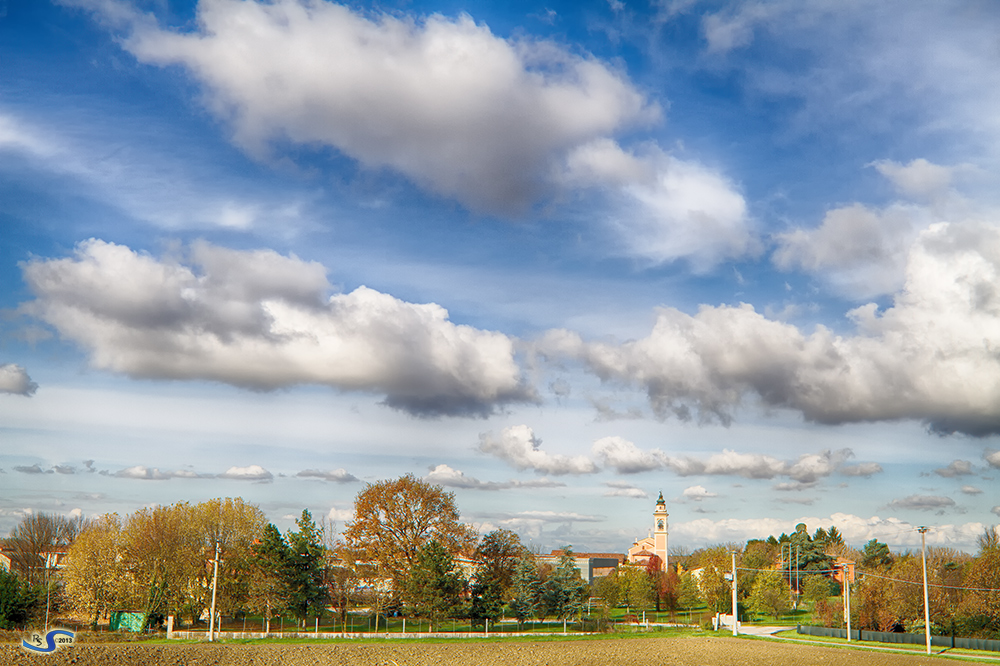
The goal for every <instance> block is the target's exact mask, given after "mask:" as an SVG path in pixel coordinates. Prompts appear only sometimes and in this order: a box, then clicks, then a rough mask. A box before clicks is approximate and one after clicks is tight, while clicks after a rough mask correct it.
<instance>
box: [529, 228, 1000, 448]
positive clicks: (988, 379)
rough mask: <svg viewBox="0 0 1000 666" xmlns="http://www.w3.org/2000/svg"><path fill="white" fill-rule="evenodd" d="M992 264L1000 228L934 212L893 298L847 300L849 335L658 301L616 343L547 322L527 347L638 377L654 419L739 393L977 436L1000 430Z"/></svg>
mask: <svg viewBox="0 0 1000 666" xmlns="http://www.w3.org/2000/svg"><path fill="white" fill-rule="evenodd" d="M998 273H1000V228H996V227H994V226H991V225H977V224H972V223H969V224H963V225H949V224H936V225H932V226H931V227H930V228H929V229H927V230H925V231H924V232H922V233H921V235H920V237H919V239H918V241H917V242H916V243H915V244H914V246H913V248H912V249H911V251H910V255H909V261H908V265H907V279H906V286H905V287H904V289H903V290H902V291H900V292H899V293H897V294H896V296H895V298H894V299H893V304H892V306H891V307H889V308H887V309H884V310H881V311H880V310H879V307H878V306H877V305H876V304H874V303H870V304H868V305H864V306H861V307H859V308H856V309H854V310H852V311H850V312H849V313H848V316H849V317H850V319H851V320H852V321H853V322H854V325H855V327H856V331H855V332H854V333H853V334H844V335H838V334H835V333H834V332H833V331H831V330H829V329H827V328H825V327H823V326H817V327H816V329H815V330H814V331H813V332H812V333H805V332H803V331H802V330H800V329H799V328H797V327H795V326H793V325H790V324H786V323H782V322H779V321H774V320H770V319H767V318H766V317H764V316H763V315H761V314H760V313H758V312H756V311H755V310H754V308H753V307H752V306H750V305H747V304H741V305H739V306H725V305H723V306H718V307H712V306H702V307H701V308H700V309H699V311H698V312H697V314H695V315H688V314H686V313H683V312H681V311H679V310H676V309H673V308H662V309H661V310H660V311H659V314H658V317H657V321H656V324H655V326H654V328H653V331H652V332H651V333H650V335H649V336H647V337H645V338H642V339H639V340H634V341H630V342H626V343H622V344H615V343H612V342H585V341H584V340H582V339H581V338H580V336H579V335H577V334H575V333H573V332H570V331H565V330H559V331H551V332H549V333H548V334H547V335H546V336H545V338H544V339H543V340H542V341H541V342H540V343H539V348H540V349H542V350H544V351H545V352H546V353H547V354H548V355H549V356H556V357H559V356H564V357H565V356H568V357H575V358H578V359H580V360H582V361H583V363H584V364H585V365H586V366H587V367H588V368H589V369H590V370H591V371H592V372H594V373H595V374H596V375H597V376H598V377H600V378H601V379H603V380H605V381H609V382H616V383H620V384H625V385H638V386H640V387H642V388H644V389H645V390H646V392H647V395H648V397H649V401H650V404H651V406H652V408H653V410H654V412H655V413H656V414H657V415H658V416H660V417H661V418H666V417H669V416H675V417H677V418H680V419H683V420H690V419H692V418H698V419H699V420H700V421H703V422H704V421H713V420H717V421H720V422H722V423H724V424H728V423H729V422H730V420H731V419H732V415H733V412H734V411H735V410H736V409H737V408H739V407H740V406H741V405H743V403H744V401H745V400H746V399H747V398H748V397H750V398H755V399H756V400H759V402H760V403H761V404H762V406H764V407H765V408H786V409H792V410H796V411H799V412H801V413H802V415H803V416H804V417H805V418H806V419H807V420H809V421H813V422H819V423H825V424H838V423H856V422H866V421H893V420H903V419H917V420H920V421H923V422H925V423H926V424H927V425H928V426H929V427H930V428H931V429H932V430H934V431H936V432H940V433H952V432H963V433H966V434H971V435H975V436H985V435H989V434H993V433H997V432H1000V412H998V411H997V409H996V405H997V404H998V403H1000V357H998V355H997V354H996V351H995V349H996V348H1000V290H998V289H997V287H996V285H997V284H998V282H1000V277H998Z"/></svg>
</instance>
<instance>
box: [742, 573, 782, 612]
mask: <svg viewBox="0 0 1000 666" xmlns="http://www.w3.org/2000/svg"><path fill="white" fill-rule="evenodd" d="M790 596H791V590H790V589H789V587H788V583H787V582H786V581H785V579H784V577H783V576H782V575H781V573H780V572H779V571H762V572H760V573H759V574H758V575H757V578H756V579H755V580H754V582H753V589H752V590H751V591H750V599H749V605H750V610H752V611H753V612H754V613H757V614H758V615H771V616H772V617H774V619H775V620H778V619H779V618H780V617H781V615H782V614H784V613H787V612H788V610H789V609H790V608H791V607H792V602H791V599H790Z"/></svg>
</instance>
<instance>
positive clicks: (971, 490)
mask: <svg viewBox="0 0 1000 666" xmlns="http://www.w3.org/2000/svg"><path fill="white" fill-rule="evenodd" d="M962 492H963V493H965V494H966V495H982V493H983V491H982V489H981V488H976V487H975V486H962Z"/></svg>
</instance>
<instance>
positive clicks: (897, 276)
mask: <svg viewBox="0 0 1000 666" xmlns="http://www.w3.org/2000/svg"><path fill="white" fill-rule="evenodd" d="M930 221H931V218H930V216H929V215H928V212H927V211H926V210H925V209H923V208H920V207H917V206H911V205H905V204H893V205H891V206H888V207H886V208H884V209H882V210H877V209H872V208H869V207H867V206H864V205H862V204H857V203H855V204H851V205H850V206H845V207H842V208H835V209H833V210H831V211H829V212H827V213H826V216H825V217H824V218H823V222H822V223H821V224H820V226H819V227H816V228H815V229H801V228H800V229H794V230H792V231H789V232H786V233H780V234H777V235H776V236H775V240H776V241H777V243H778V248H777V249H776V250H775V252H774V255H773V260H774V263H775V265H776V266H778V268H780V269H782V270H792V269H801V270H803V271H806V272H808V273H818V274H821V275H823V276H824V278H825V279H826V280H828V281H829V282H830V284H831V285H832V286H833V287H834V288H835V289H836V290H837V291H839V292H840V293H842V294H845V295H848V296H850V297H852V298H870V297H872V296H876V295H879V294H886V293H890V292H893V291H895V290H897V289H899V288H900V287H901V286H902V285H903V281H904V272H905V267H906V257H907V250H908V249H909V248H910V246H911V245H912V243H913V240H914V239H915V238H916V236H917V233H918V230H919V229H921V228H924V227H926V226H927V225H928V224H929V223H930Z"/></svg>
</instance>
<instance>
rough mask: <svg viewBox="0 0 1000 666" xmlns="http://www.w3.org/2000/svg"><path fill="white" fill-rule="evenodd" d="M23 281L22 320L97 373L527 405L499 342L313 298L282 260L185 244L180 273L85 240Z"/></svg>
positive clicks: (413, 317) (434, 315) (306, 279)
mask: <svg viewBox="0 0 1000 666" xmlns="http://www.w3.org/2000/svg"><path fill="white" fill-rule="evenodd" d="M23 271H24V277H25V280H26V281H27V283H28V284H29V286H30V287H31V289H32V291H33V292H34V293H35V295H36V297H37V300H35V301H33V302H30V303H28V304H25V305H24V306H22V307H23V308H24V310H25V311H26V312H28V313H30V314H32V315H34V316H36V317H38V318H40V319H42V320H44V321H46V322H47V323H49V324H50V325H52V326H54V327H55V328H56V329H57V330H58V331H59V332H60V334H61V335H62V336H63V337H64V338H66V339H70V340H73V341H75V342H77V343H78V344H80V345H81V346H82V347H83V348H84V349H86V350H87V351H88V352H89V354H90V359H91V363H92V364H93V365H94V367H97V368H101V369H107V370H112V371H116V372H123V373H126V374H128V375H130V376H133V377H143V378H156V379H182V380H186V379H208V380H215V381H221V382H225V383H228V384H233V385H236V386H241V387H247V388H252V389H257V390H271V389H276V388H280V387H284V386H290V385H295V384H325V385H328V386H333V387H335V388H340V389H345V390H358V391H374V392H383V393H384V394H385V395H386V398H385V402H386V404H388V405H389V406H391V407H395V408H397V409H402V410H405V411H408V412H410V413H413V414H418V415H442V414H447V415H486V414H488V413H490V412H492V411H493V410H494V409H495V408H496V407H497V406H498V405H502V404H506V403H509V402H517V401H529V400H533V399H535V398H534V392H533V390H532V389H530V388H528V387H526V386H525V385H524V384H523V383H522V379H521V373H520V369H519V367H518V365H517V363H516V362H515V360H514V349H513V342H512V340H511V339H510V338H508V337H507V336H505V335H502V334H500V333H493V332H489V331H482V330H478V329H475V328H472V327H470V326H461V325H456V324H453V323H452V322H450V321H448V313H447V311H446V310H445V309H444V308H442V307H440V306H438V305H435V304H433V303H431V304H422V305H420V304H413V303H407V302H404V301H400V300H398V299H395V298H393V297H392V296H389V295H387V294H382V293H379V292H377V291H375V290H373V289H368V288H366V287H359V288H358V289H356V290H354V291H353V292H351V293H349V294H335V295H333V296H331V297H329V298H326V297H325V293H326V292H327V291H328V290H329V285H328V283H327V281H326V277H325V269H324V268H323V266H321V265H320V264H318V263H316V262H307V261H302V260H300V259H298V258H297V257H295V256H294V255H292V256H287V257H286V256H282V255H279V254H278V253H276V252H273V251H270V250H256V251H238V250H230V249H226V248H220V247H217V246H213V245H210V244H208V243H204V242H198V243H195V244H194V245H192V246H191V248H190V259H189V264H188V265H185V264H184V263H182V262H181V261H178V260H174V259H169V258H168V259H162V260H158V259H155V258H153V257H150V256H148V255H145V254H140V253H138V252H135V251H133V250H131V249H129V248H128V247H125V246H121V245H115V244H113V243H106V242H104V241H100V240H95V239H91V240H89V241H85V242H83V243H81V244H80V245H78V246H77V248H76V251H75V256H74V257H73V258H66V259H35V260H32V261H30V262H28V263H27V264H25V265H24V266H23ZM124 275H127V276H128V279H127V280H123V279H122V278H121V276H124Z"/></svg>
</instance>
